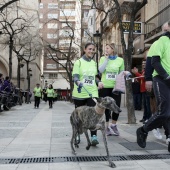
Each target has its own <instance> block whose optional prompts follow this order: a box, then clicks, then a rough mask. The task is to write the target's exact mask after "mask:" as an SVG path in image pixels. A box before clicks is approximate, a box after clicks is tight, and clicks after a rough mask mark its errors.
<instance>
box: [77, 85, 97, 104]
mask: <svg viewBox="0 0 170 170" xmlns="http://www.w3.org/2000/svg"><path fill="white" fill-rule="evenodd" d="M82 88H84V90H85V91H86V92H87V94H88V95H89V96H90V97H91V98H92V99H93V101H94V102H95V103H97V100H96V99H95V98H94V97H93V96H92V94H91V93H90V92H89V91H88V90H87V89H86V88H85V87H84V86H83V83H80V84H79V86H78V88H77V91H78V93H81V89H82Z"/></svg>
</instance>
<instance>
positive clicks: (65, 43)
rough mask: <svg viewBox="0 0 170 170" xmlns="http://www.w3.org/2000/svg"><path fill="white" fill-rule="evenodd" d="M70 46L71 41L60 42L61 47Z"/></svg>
mask: <svg viewBox="0 0 170 170" xmlns="http://www.w3.org/2000/svg"><path fill="white" fill-rule="evenodd" d="M69 45H70V41H69V40H60V41H59V46H62V47H69Z"/></svg>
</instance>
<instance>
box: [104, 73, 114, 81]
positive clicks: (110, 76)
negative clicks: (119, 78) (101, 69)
mask: <svg viewBox="0 0 170 170" xmlns="http://www.w3.org/2000/svg"><path fill="white" fill-rule="evenodd" d="M106 79H107V80H115V79H116V73H106Z"/></svg>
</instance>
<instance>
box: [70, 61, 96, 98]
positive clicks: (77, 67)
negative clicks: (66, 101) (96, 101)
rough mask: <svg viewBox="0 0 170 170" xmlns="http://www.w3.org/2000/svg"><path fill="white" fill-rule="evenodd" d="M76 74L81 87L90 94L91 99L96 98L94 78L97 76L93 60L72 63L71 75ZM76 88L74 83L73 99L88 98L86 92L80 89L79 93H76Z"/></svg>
mask: <svg viewBox="0 0 170 170" xmlns="http://www.w3.org/2000/svg"><path fill="white" fill-rule="evenodd" d="M74 74H78V75H79V76H80V77H79V79H80V81H81V82H82V83H83V87H85V88H86V89H87V91H88V92H89V93H90V94H92V96H93V97H98V88H97V85H96V81H95V77H96V75H97V66H96V62H95V61H94V60H91V61H90V62H89V61H86V60H84V59H83V58H81V59H79V60H77V61H76V62H75V63H74V67H73V72H72V75H74ZM77 88H78V86H77V85H76V84H75V83H74V89H73V95H72V96H73V98H83V99H84V98H89V94H88V93H87V91H86V90H85V89H84V88H82V89H81V93H78V91H77Z"/></svg>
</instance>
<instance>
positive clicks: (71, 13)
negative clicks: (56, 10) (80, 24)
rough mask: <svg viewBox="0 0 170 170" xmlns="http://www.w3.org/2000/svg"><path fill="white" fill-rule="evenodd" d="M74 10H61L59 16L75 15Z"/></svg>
mask: <svg viewBox="0 0 170 170" xmlns="http://www.w3.org/2000/svg"><path fill="white" fill-rule="evenodd" d="M75 15H76V12H75V11H72V10H63V11H60V16H75Z"/></svg>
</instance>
